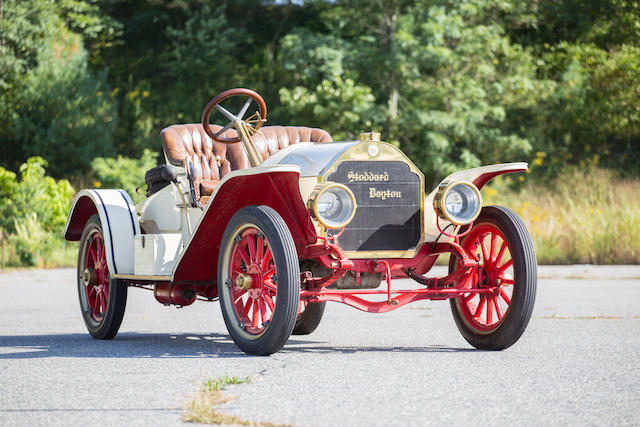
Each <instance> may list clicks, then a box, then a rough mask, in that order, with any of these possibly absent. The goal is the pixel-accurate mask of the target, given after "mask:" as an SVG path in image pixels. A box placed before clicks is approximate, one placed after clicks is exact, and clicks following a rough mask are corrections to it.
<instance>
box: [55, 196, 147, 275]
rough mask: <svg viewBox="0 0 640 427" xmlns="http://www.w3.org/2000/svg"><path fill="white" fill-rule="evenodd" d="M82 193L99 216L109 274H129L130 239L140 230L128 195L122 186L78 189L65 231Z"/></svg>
mask: <svg viewBox="0 0 640 427" xmlns="http://www.w3.org/2000/svg"><path fill="white" fill-rule="evenodd" d="M85 197H88V198H89V199H91V201H92V202H93V204H94V205H95V207H96V210H97V211H98V215H99V216H100V222H101V223H102V232H103V235H104V236H103V237H104V242H105V249H106V252H107V253H106V255H107V264H108V265H109V271H110V272H111V273H112V274H133V270H134V267H133V259H134V251H133V239H134V236H136V235H137V234H140V225H139V224H138V219H137V215H136V208H135V206H134V205H133V201H132V200H131V197H129V195H128V194H127V192H126V191H124V190H82V191H80V192H79V193H78V194H77V195H76V198H75V200H74V201H73V205H72V207H71V212H70V213H69V217H68V218H67V224H66V225H65V230H64V234H65V235H66V234H67V229H68V228H69V224H70V221H71V218H72V216H73V214H74V211H75V208H76V204H77V203H78V201H79V200H80V199H82V198H85Z"/></svg>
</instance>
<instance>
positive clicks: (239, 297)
mask: <svg viewBox="0 0 640 427" xmlns="http://www.w3.org/2000/svg"><path fill="white" fill-rule="evenodd" d="M246 293H247V290H246V289H241V290H240V292H238V293H237V294H236V295H235V299H234V300H233V303H234V304H238V301H240V300H241V299H242V296H243V295H244V294H246Z"/></svg>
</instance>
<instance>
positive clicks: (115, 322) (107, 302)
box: [78, 215, 127, 339]
mask: <svg viewBox="0 0 640 427" xmlns="http://www.w3.org/2000/svg"><path fill="white" fill-rule="evenodd" d="M108 256H109V255H108V254H107V247H106V244H105V237H104V233H103V231H102V224H101V222H100V217H99V216H98V215H93V216H92V217H91V218H89V221H87V224H86V225H85V228H84V231H83V232H82V237H81V238H80V250H79V253H78V298H79V300H80V310H81V312H82V318H83V319H84V323H85V325H86V326H87V330H88V331H89V333H90V334H91V336H93V337H94V338H98V339H111V338H113V337H114V336H115V335H116V333H117V332H118V329H119V328H120V324H121V323H122V318H123V317H124V310H125V306H126V302H127V285H126V283H123V282H120V281H117V280H114V279H112V278H111V272H110V271H109V263H108V262H107V257H108Z"/></svg>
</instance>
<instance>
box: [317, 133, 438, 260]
mask: <svg viewBox="0 0 640 427" xmlns="http://www.w3.org/2000/svg"><path fill="white" fill-rule="evenodd" d="M371 145H376V146H377V147H378V148H379V151H378V153H376V155H375V156H371V155H370V154H369V152H368V149H369V147H370V146H371ZM346 161H369V162H393V161H400V162H403V163H406V164H407V165H408V166H409V170H410V171H411V172H413V173H415V174H417V175H418V178H420V194H421V197H420V213H421V215H420V239H419V240H418V243H417V244H416V247H415V248H414V249H406V250H378V251H345V255H346V256H347V257H349V258H354V259H360V258H414V257H415V256H416V255H417V254H418V252H419V251H420V248H421V247H422V245H423V244H424V243H425V226H424V224H425V209H424V200H425V198H426V197H427V195H426V194H425V178H424V174H423V173H422V171H421V170H420V169H418V168H417V167H416V165H414V164H413V162H412V161H411V160H410V159H409V158H408V157H407V156H406V155H405V154H404V153H403V152H402V151H401V150H400V149H399V148H398V147H395V146H394V145H391V144H389V143H387V142H384V141H368V142H367V143H366V144H356V145H353V146H351V147H349V148H348V149H346V150H345V151H344V152H343V153H342V154H341V155H340V156H339V157H337V158H336V159H334V160H333V162H332V163H331V164H330V165H329V166H327V167H326V168H325V169H324V170H323V171H322V172H321V174H320V176H319V177H318V182H319V183H325V182H327V178H328V176H329V175H331V174H332V173H333V172H335V171H336V170H337V169H338V165H340V163H342V162H346ZM319 235H320V236H323V235H324V236H326V230H325V229H324V227H321V230H320V233H319Z"/></svg>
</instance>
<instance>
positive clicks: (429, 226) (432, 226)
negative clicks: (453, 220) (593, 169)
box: [424, 162, 529, 242]
mask: <svg viewBox="0 0 640 427" xmlns="http://www.w3.org/2000/svg"><path fill="white" fill-rule="evenodd" d="M528 168H529V166H528V164H527V163H526V162H517V163H500V164H497V165H489V166H482V167H479V168H473V169H467V170H463V171H460V172H455V173H452V174H451V175H449V176H448V177H446V178H445V179H443V180H442V182H445V181H448V182H454V181H470V182H472V183H473V184H474V185H475V186H476V187H478V190H480V189H482V187H484V186H485V184H486V183H487V182H489V181H490V180H492V179H493V178H495V177H496V176H498V175H502V174H505V173H513V172H524V171H526V170H527V169H528ZM439 187H440V184H438V186H436V188H434V189H433V191H432V192H431V193H429V195H428V196H427V197H426V198H425V200H424V218H425V221H424V227H425V240H426V241H427V242H433V241H435V240H436V239H437V238H438V236H439V235H440V232H439V231H438V227H437V225H436V221H438V215H437V214H436V213H435V211H434V208H433V198H434V196H435V195H436V192H437V191H438V188H439ZM447 224H449V222H448V221H444V220H440V226H441V227H446V225H447Z"/></svg>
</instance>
